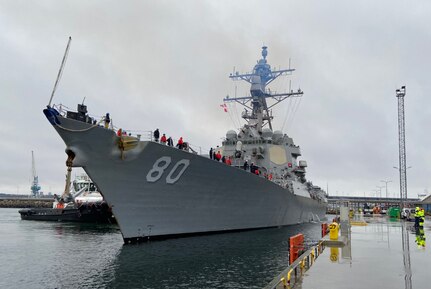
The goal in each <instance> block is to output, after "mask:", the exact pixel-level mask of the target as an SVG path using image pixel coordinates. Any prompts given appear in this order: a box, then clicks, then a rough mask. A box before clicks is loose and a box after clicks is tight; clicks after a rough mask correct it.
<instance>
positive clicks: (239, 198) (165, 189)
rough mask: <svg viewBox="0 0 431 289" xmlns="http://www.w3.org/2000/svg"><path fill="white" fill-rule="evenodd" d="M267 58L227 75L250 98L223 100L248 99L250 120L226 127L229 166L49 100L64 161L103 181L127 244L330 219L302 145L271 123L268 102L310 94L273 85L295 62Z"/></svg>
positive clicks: (242, 101) (83, 109) (264, 52)
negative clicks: (308, 174)
mask: <svg viewBox="0 0 431 289" xmlns="http://www.w3.org/2000/svg"><path fill="white" fill-rule="evenodd" d="M66 52H67V50H66ZM266 56H267V47H263V48H262V58H261V59H260V60H259V61H258V62H257V64H256V65H255V66H254V68H253V71H252V72H251V73H247V74H240V73H238V72H236V73H233V74H231V75H230V78H231V79H234V80H244V81H247V82H249V83H250V84H251V89H250V95H249V96H245V97H235V98H230V97H226V98H225V99H224V101H225V102H237V103H240V104H242V105H244V106H245V107H246V109H245V111H244V112H243V113H242V117H243V118H244V119H245V121H246V123H245V125H244V126H243V127H242V128H241V129H240V130H239V132H235V131H233V130H230V131H228V132H227V134H226V138H225V139H224V141H223V142H222V145H221V146H220V147H219V148H218V150H219V151H220V153H221V155H222V156H224V157H225V158H226V159H229V160H230V161H229V163H230V164H226V163H222V162H218V161H214V160H212V159H210V158H208V157H207V156H202V155H198V154H196V153H194V152H190V151H189V150H188V149H187V148H188V146H187V145H185V146H184V149H178V148H175V147H172V146H167V145H164V144H162V143H159V142H155V141H150V140H148V141H146V140H141V139H140V137H139V136H136V137H135V136H130V135H123V134H118V133H116V132H115V131H114V129H113V128H112V125H111V127H109V126H108V125H105V126H104V125H102V122H103V121H105V123H106V119H105V120H104V119H103V118H102V119H100V121H97V120H96V119H94V118H92V117H90V116H89V115H88V114H87V108H86V106H84V105H81V104H79V105H78V111H77V112H73V111H64V110H62V109H59V107H58V106H55V105H53V106H51V101H50V104H49V105H48V106H47V108H46V109H44V114H45V116H46V117H47V119H48V120H49V121H50V123H51V124H52V125H53V127H54V128H55V130H56V131H57V133H58V134H59V135H60V137H61V138H62V139H63V141H64V142H65V144H66V153H67V155H68V161H67V163H68V164H69V166H73V167H82V168H83V169H84V170H85V171H86V173H87V174H88V175H89V176H90V178H91V179H92V180H93V181H94V182H95V183H96V185H97V186H98V188H99V189H100V191H101V193H102V194H103V196H104V198H105V200H106V201H107V202H108V203H109V204H110V205H111V206H112V211H113V214H114V216H115V218H116V220H117V222H118V225H119V227H120V229H121V233H122V235H123V239H124V242H125V243H130V242H137V241H143V240H148V239H160V238H169V237H173V236H180V235H181V236H184V235H191V234H193V235H194V234H208V233H216V232H227V231H240V230H250V229H259V228H268V227H279V226H285V225H292V224H298V223H303V222H310V221H319V220H320V219H322V218H324V216H325V210H326V205H327V201H326V194H325V192H324V191H323V190H321V189H320V188H319V187H317V186H314V185H313V184H312V183H311V182H310V181H307V180H306V178H305V169H306V167H307V164H306V162H305V161H303V160H299V159H298V158H299V157H300V156H301V152H300V148H299V146H297V145H295V144H294V142H293V140H292V138H291V137H289V136H288V135H286V134H283V133H282V132H281V131H279V130H273V128H272V120H273V117H272V114H271V110H270V109H271V107H272V106H274V105H276V104H278V103H280V102H281V101H283V100H285V99H287V98H289V97H300V96H302V94H303V92H302V91H301V90H298V91H295V92H294V91H290V92H288V93H281V94H271V92H270V90H269V89H268V88H267V85H268V84H270V83H271V82H272V81H273V80H275V79H276V78H277V77H279V76H281V75H288V74H291V73H292V72H293V71H294V69H290V68H289V69H284V70H272V69H271V66H270V65H269V64H268V63H267V60H266ZM63 62H64V59H63ZM54 89H55V88H54ZM51 100H52V97H51ZM270 102H272V104H269V103H270ZM247 164H248V165H247Z"/></svg>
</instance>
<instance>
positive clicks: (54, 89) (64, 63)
mask: <svg viewBox="0 0 431 289" xmlns="http://www.w3.org/2000/svg"><path fill="white" fill-rule="evenodd" d="M71 42H72V37H70V36H69V41H68V42H67V46H66V51H65V52H64V56H63V61H61V65H60V70H59V71H58V75H57V79H56V81H55V84H54V88H53V89H52V93H51V98H50V99H49V103H48V107H51V102H52V99H53V97H54V94H55V91H56V89H57V85H58V83H59V82H60V78H61V75H62V74H63V69H64V66H65V65H66V59H67V55H68V54H69V47H70V43H71Z"/></svg>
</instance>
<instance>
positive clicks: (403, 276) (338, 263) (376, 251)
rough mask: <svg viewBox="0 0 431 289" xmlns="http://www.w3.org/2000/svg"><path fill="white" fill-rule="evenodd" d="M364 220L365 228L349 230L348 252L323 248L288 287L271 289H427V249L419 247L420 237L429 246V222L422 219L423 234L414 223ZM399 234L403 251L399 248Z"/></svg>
mask: <svg viewBox="0 0 431 289" xmlns="http://www.w3.org/2000/svg"><path fill="white" fill-rule="evenodd" d="M364 220H365V221H366V223H367V225H366V226H354V225H352V227H351V235H350V246H349V242H347V245H346V246H344V247H343V248H330V247H329V246H327V247H326V248H325V249H324V250H323V252H322V253H321V254H320V255H319V256H318V258H317V259H316V261H315V262H314V264H313V265H312V266H310V268H309V269H308V270H307V271H306V272H305V273H303V276H302V277H300V278H298V279H297V281H296V282H295V284H293V282H292V287H289V286H287V287H283V284H282V283H281V282H280V283H279V284H278V285H277V286H276V287H272V288H295V289H297V288H298V289H311V288H312V289H316V288H318V289H326V288H328V289H329V288H330V289H337V288H352V289H356V288H357V289H364V288H391V289H396V288H406V289H410V288H429V280H430V273H429V266H430V264H431V263H430V260H431V251H430V248H427V246H428V247H429V246H430V244H426V241H425V243H423V244H422V245H420V243H421V240H422V241H423V237H424V236H425V240H429V237H430V235H431V219H426V221H425V226H424V228H423V231H422V232H420V231H418V230H415V228H414V223H413V222H405V221H402V220H401V221H400V220H390V219H389V218H388V217H386V216H381V217H365V218H364ZM403 230H405V233H404V236H405V238H404V239H405V240H406V242H404V244H409V245H408V246H403V237H402V236H403ZM422 233H423V235H422ZM418 242H419V245H418ZM423 245H424V246H423ZM403 247H404V248H403Z"/></svg>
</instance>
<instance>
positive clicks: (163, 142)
mask: <svg viewBox="0 0 431 289" xmlns="http://www.w3.org/2000/svg"><path fill="white" fill-rule="evenodd" d="M166 141H167V139H166V135H165V134H163V135H162V137H161V138H160V142H161V143H162V144H164V145H165V144H166Z"/></svg>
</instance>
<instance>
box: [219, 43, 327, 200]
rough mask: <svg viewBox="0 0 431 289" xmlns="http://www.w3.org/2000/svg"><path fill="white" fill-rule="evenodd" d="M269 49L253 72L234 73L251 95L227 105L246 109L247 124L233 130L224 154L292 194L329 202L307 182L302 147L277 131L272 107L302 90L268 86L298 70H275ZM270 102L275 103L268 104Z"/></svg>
mask: <svg viewBox="0 0 431 289" xmlns="http://www.w3.org/2000/svg"><path fill="white" fill-rule="evenodd" d="M267 55H268V50H267V47H266V46H263V47H262V58H261V59H260V60H259V61H258V62H257V64H256V65H255V66H254V68H253V71H252V72H251V73H246V74H240V73H238V72H234V73H232V74H230V76H229V77H230V78H231V79H233V80H244V81H246V82H248V83H250V85H251V87H250V96H245V97H235V98H230V97H226V98H225V99H224V101H225V102H236V103H239V104H241V105H242V106H244V107H245V110H244V111H243V113H242V117H243V118H244V119H245V120H246V122H247V123H246V124H245V125H244V126H243V127H242V128H241V130H240V131H239V133H238V134H237V133H236V132H235V131H233V130H230V131H228V132H227V134H226V140H225V141H224V142H223V148H222V149H223V152H224V155H228V156H233V158H234V160H235V161H234V163H235V164H236V165H238V166H243V167H244V163H246V165H245V167H246V166H251V168H252V169H251V170H252V172H253V173H255V172H256V170H257V172H256V173H258V174H260V175H263V176H264V177H265V178H267V179H270V180H271V181H273V182H275V183H277V184H279V185H281V186H282V187H284V188H286V189H287V190H289V192H292V193H295V194H299V195H304V196H311V197H312V198H317V199H320V200H326V195H325V193H324V192H323V191H322V190H321V189H320V188H319V187H317V186H313V184H312V183H311V182H308V181H306V178H305V168H306V167H307V162H306V161H305V160H298V157H300V156H301V151H300V148H299V146H297V145H295V144H294V142H293V139H292V138H291V137H289V136H288V135H287V134H283V132H282V131H280V130H275V131H273V127H272V123H271V121H272V119H273V116H272V113H271V110H270V109H271V108H272V107H274V106H276V105H277V104H279V103H281V102H282V101H283V100H286V99H288V98H290V97H301V96H302V95H303V92H302V91H301V89H298V90H297V91H292V90H291V91H290V92H286V93H271V90H270V89H268V88H267V86H268V85H269V84H270V83H271V82H273V81H274V80H275V79H276V78H278V77H279V76H282V75H290V74H292V73H293V72H294V71H295V69H291V68H290V67H289V68H288V69H282V70H271V66H270V65H269V64H268V62H267V60H266V57H267ZM268 100H270V101H271V102H272V104H269V103H268Z"/></svg>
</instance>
